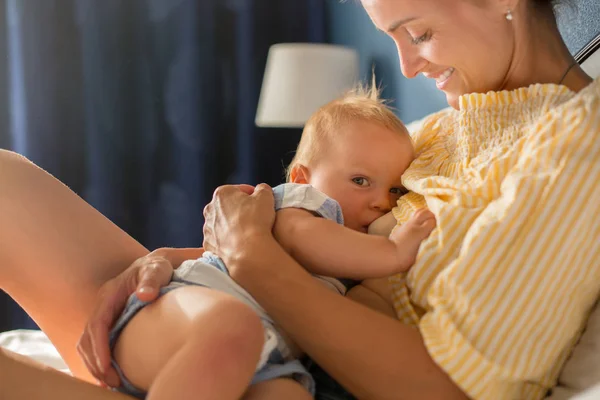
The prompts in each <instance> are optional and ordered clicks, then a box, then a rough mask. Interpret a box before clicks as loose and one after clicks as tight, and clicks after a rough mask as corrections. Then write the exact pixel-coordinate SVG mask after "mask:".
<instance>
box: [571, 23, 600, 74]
mask: <svg viewBox="0 0 600 400" xmlns="http://www.w3.org/2000/svg"><path fill="white" fill-rule="evenodd" d="M598 18H600V16H598ZM575 59H576V60H577V62H578V63H579V64H581V67H582V68H583V69H584V71H585V72H587V73H588V75H590V76H591V77H592V78H598V77H600V34H598V35H597V36H596V37H595V38H594V39H592V41H591V42H590V43H588V45H587V46H585V47H584V48H583V49H581V50H580V51H579V52H578V53H577V54H576V55H575Z"/></svg>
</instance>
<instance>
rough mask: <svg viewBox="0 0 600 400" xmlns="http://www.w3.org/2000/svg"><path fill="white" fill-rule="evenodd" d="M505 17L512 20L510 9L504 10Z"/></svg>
mask: <svg viewBox="0 0 600 400" xmlns="http://www.w3.org/2000/svg"><path fill="white" fill-rule="evenodd" d="M506 19H507V20H509V21H512V20H513V15H512V11H510V9H509V10H508V11H507V12H506Z"/></svg>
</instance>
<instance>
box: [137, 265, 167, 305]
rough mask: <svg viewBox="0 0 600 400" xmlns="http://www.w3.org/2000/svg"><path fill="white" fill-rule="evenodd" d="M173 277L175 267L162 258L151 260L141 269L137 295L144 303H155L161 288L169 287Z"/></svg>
mask: <svg viewBox="0 0 600 400" xmlns="http://www.w3.org/2000/svg"><path fill="white" fill-rule="evenodd" d="M172 275H173V266H172V265H171V263H170V262H169V261H168V260H167V259H165V258H162V257H156V258H151V259H149V260H148V262H147V263H145V264H144V265H143V266H142V267H141V268H140V269H139V283H138V284H137V288H136V295H137V297H138V298H139V299H140V300H142V301H148V302H149V301H154V300H155V299H156V298H157V297H158V294H159V293H160V288H161V287H163V286H165V285H167V284H168V283H169V281H170V280H171V276H172Z"/></svg>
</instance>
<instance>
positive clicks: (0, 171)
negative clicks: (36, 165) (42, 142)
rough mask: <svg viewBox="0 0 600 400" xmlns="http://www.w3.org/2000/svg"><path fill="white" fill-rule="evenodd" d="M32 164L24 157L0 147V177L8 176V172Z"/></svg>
mask: <svg viewBox="0 0 600 400" xmlns="http://www.w3.org/2000/svg"><path fill="white" fill-rule="evenodd" d="M31 165H33V163H32V162H31V161H29V159H27V158H26V157H24V156H22V155H20V154H18V153H15V152H13V151H9V150H3V149H0V178H2V177H3V176H8V173H9V172H16V171H19V168H23V167H29V166H31Z"/></svg>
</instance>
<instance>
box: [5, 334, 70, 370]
mask: <svg viewBox="0 0 600 400" xmlns="http://www.w3.org/2000/svg"><path fill="white" fill-rule="evenodd" d="M0 347H4V348H6V349H8V350H11V351H13V352H15V353H19V354H23V355H25V356H28V357H31V358H33V359H34V360H37V361H39V362H41V363H42V364H45V365H48V366H50V367H52V368H55V369H58V370H59V371H62V372H65V373H69V368H68V367H67V365H66V364H65V362H64V361H63V360H62V358H61V357H60V354H58V351H56V349H55V348H54V346H53V345H52V343H51V342H50V340H48V337H47V336H46V335H45V334H44V332H42V331H33V330H25V329H20V330H15V331H8V332H2V333H0Z"/></svg>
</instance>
